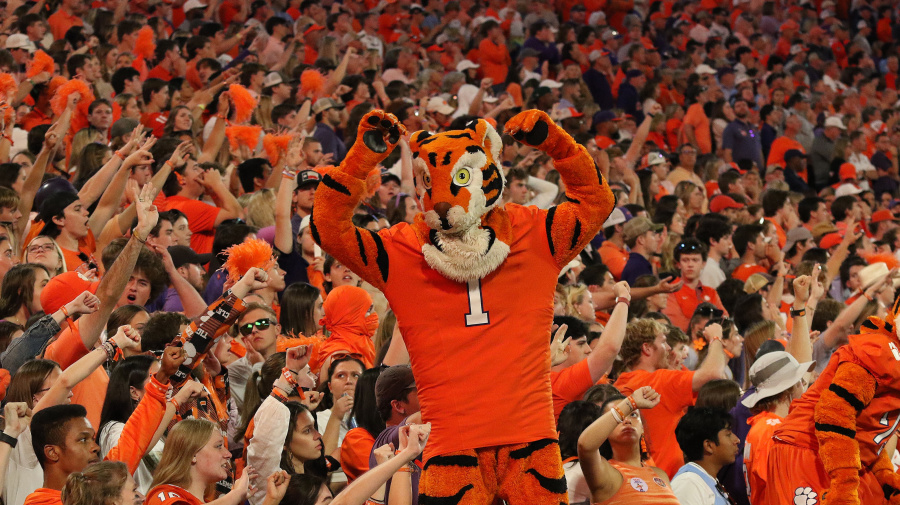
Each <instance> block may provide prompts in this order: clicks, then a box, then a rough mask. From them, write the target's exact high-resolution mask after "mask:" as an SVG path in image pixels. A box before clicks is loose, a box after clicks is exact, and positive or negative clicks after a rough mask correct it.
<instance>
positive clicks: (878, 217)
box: [871, 209, 897, 224]
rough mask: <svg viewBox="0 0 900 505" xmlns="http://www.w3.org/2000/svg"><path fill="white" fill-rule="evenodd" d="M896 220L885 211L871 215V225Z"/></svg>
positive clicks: (889, 212) (878, 211)
mask: <svg viewBox="0 0 900 505" xmlns="http://www.w3.org/2000/svg"><path fill="white" fill-rule="evenodd" d="M896 220H897V218H896V217H894V214H892V213H891V211H889V210H887V209H881V210H876V211H875V212H873V213H872V221H871V222H872V224H875V223H880V222H882V221H896Z"/></svg>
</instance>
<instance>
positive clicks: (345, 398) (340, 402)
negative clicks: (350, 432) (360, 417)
mask: <svg viewBox="0 0 900 505" xmlns="http://www.w3.org/2000/svg"><path fill="white" fill-rule="evenodd" d="M351 409H353V395H351V394H350V393H344V394H342V395H341V397H340V398H338V399H336V400H335V401H334V407H332V410H333V411H334V414H335V415H337V416H338V417H340V418H341V419H343V418H344V416H345V415H347V412H350V410H351Z"/></svg>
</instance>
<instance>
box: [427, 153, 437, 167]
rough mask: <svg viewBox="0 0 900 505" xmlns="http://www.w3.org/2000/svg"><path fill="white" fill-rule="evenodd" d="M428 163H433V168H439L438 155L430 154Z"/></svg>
mask: <svg viewBox="0 0 900 505" xmlns="http://www.w3.org/2000/svg"><path fill="white" fill-rule="evenodd" d="M428 161H429V162H431V166H433V167H437V153H428Z"/></svg>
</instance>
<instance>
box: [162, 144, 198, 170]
mask: <svg viewBox="0 0 900 505" xmlns="http://www.w3.org/2000/svg"><path fill="white" fill-rule="evenodd" d="M193 150H194V144H193V142H190V141H188V140H185V141H184V142H182V143H180V144H178V147H176V148H175V150H174V151H172V156H170V157H169V161H168V163H169V164H170V165H171V167H172V170H174V169H176V168H178V167H180V166H181V165H184V163H185V162H186V161H187V159H188V156H189V155H190V154H191V151H193Z"/></svg>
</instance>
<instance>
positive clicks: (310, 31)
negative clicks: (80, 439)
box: [303, 24, 325, 37]
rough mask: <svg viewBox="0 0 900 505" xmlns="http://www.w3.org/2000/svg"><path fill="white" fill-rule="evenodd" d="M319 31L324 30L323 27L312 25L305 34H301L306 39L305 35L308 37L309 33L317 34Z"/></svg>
mask: <svg viewBox="0 0 900 505" xmlns="http://www.w3.org/2000/svg"><path fill="white" fill-rule="evenodd" d="M319 30H325V27H324V26H322V25H317V24H313V25H312V26H310V27H309V28H307V29H306V31H305V32H303V36H304V37H306V36H307V35H310V34H311V33H313V32H317V31H319Z"/></svg>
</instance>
